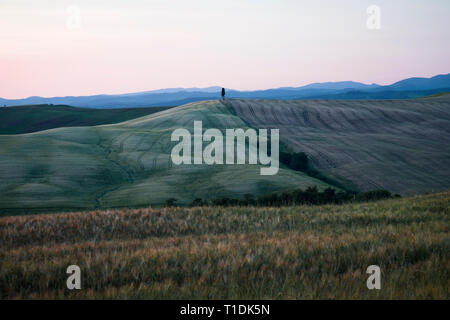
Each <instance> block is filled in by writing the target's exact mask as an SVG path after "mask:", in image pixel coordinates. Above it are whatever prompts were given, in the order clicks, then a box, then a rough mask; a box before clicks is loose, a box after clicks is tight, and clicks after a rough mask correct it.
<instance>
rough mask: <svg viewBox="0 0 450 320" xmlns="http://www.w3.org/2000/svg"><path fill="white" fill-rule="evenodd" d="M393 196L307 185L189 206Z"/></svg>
mask: <svg viewBox="0 0 450 320" xmlns="http://www.w3.org/2000/svg"><path fill="white" fill-rule="evenodd" d="M392 197H399V195H395V196H393V195H392V194H391V193H390V192H389V191H387V190H374V191H368V192H361V193H356V192H351V191H339V192H336V190H335V189H332V188H327V189H325V190H323V191H319V190H318V189H317V187H315V186H314V187H308V188H307V189H305V190H302V189H297V190H294V191H291V192H282V193H273V194H269V195H265V196H261V197H257V198H255V197H254V196H253V195H252V194H246V195H245V196H244V199H232V198H219V199H214V200H212V201H206V200H203V199H200V198H197V199H195V200H194V201H193V202H192V203H191V205H190V206H192V207H201V206H223V207H227V206H292V205H302V204H307V205H321V204H341V203H346V202H352V201H355V202H362V201H375V200H381V199H388V198H392ZM166 206H167V207H174V206H177V199H175V198H171V199H168V200H166Z"/></svg>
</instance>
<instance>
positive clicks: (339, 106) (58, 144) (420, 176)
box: [0, 96, 450, 216]
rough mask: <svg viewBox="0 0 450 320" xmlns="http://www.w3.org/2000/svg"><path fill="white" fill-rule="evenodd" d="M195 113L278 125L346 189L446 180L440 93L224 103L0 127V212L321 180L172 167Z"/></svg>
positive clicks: (233, 168)
mask: <svg viewBox="0 0 450 320" xmlns="http://www.w3.org/2000/svg"><path fill="white" fill-rule="evenodd" d="M5 109H15V108H5ZM0 111H1V110H0ZM89 112H91V111H89ZM101 112H105V113H109V112H116V111H114V110H101ZM117 112H119V111H117ZM120 112H125V111H120ZM120 112H119V114H117V117H120ZM111 117H113V116H112V115H111ZM114 117H115V116H114ZM81 120H82V117H80V121H81ZM194 120H201V121H202V122H203V127H204V130H205V129H207V128H218V129H220V130H222V132H223V131H224V130H225V129H226V128H244V129H245V128H248V127H253V128H279V129H280V138H281V141H282V142H283V145H284V146H288V147H289V148H291V149H292V151H296V152H305V153H306V154H307V155H308V157H309V159H310V161H311V163H312V165H313V167H314V168H315V169H316V170H318V171H319V172H320V173H322V174H323V176H325V177H327V178H329V179H328V180H326V181H333V182H330V183H334V184H335V185H340V186H344V187H346V188H348V189H352V190H357V191H367V190H374V189H387V190H389V191H390V192H392V193H399V194H401V195H411V194H418V193H423V192H439V191H444V190H448V189H449V188H450V174H449V169H448V168H449V167H450V148H449V146H450V98H448V97H447V98H446V97H445V96H441V97H437V98H436V97H435V98H427V99H413V100H382V101H380V100H376V101H345V100H342V101H332V100H300V101H289V100H242V99H237V100H235V99H230V100H227V102H226V103H223V102H221V101H203V102H197V103H191V104H187V105H184V106H180V107H176V108H171V109H169V110H164V111H161V112H157V113H153V114H150V115H147V116H144V117H139V118H136V119H132V120H128V121H125V122H120V123H115V124H108V125H98V126H83V127H65V128H55V129H51V130H45V131H39V132H34V133H29V134H15V135H0V150H1V152H0V216H1V215H5V214H10V213H17V214H20V213H30V212H36V211H38V210H44V211H48V210H61V209H62V210H69V209H71V210H82V209H88V210H90V209H95V208H119V207H140V206H149V205H153V206H160V205H162V204H164V203H165V201H166V200H167V199H169V198H176V199H178V201H179V202H178V203H180V204H190V203H191V202H192V200H194V199H195V198H202V199H206V200H212V199H216V198H221V197H229V198H242V197H243V195H244V194H253V195H254V196H261V195H265V194H269V193H273V192H281V191H292V190H293V189H296V188H302V189H305V188H306V187H308V186H314V185H316V186H318V187H319V189H324V188H326V187H328V186H329V185H328V184H327V183H325V182H323V181H321V180H318V179H315V178H312V177H311V176H308V175H307V174H304V173H302V172H298V171H293V170H290V169H289V168H287V167H282V168H281V170H280V171H279V173H278V174H277V175H275V176H261V175H260V174H259V168H260V166H255V165H215V166H208V165H182V166H174V165H173V164H172V161H171V159H170V152H171V150H172V147H173V146H174V145H175V143H174V142H171V141H170V136H171V133H172V132H173V131H174V130H175V129H178V128H186V129H188V130H189V131H191V132H192V130H193V122H194ZM27 121H28V120H24V121H23V122H25V123H26V122H27ZM30 123H32V121H30Z"/></svg>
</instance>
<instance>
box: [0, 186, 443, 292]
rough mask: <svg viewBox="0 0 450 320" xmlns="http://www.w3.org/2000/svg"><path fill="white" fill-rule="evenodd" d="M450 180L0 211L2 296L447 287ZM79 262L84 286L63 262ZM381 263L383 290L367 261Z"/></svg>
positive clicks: (428, 289) (433, 289)
mask: <svg viewBox="0 0 450 320" xmlns="http://www.w3.org/2000/svg"><path fill="white" fill-rule="evenodd" d="M449 207H450V192H444V193H439V194H430V195H423V196H416V197H409V198H403V199H392V200H385V201H380V202H373V203H358V204H346V205H326V206H314V207H313V206H298V207H281V208H275V207H273V208H271V207H270V208H269V207H267V208H253V207H229V208H222V207H204V208H201V207H199V208H162V209H152V208H148V209H129V210H127V209H123V210H107V211H93V212H80V213H61V214H49V215H45V214H41V215H29V216H14V217H3V218H0V239H1V242H0V295H1V298H3V299H15V298H27V299H36V298H44V299H50V298H61V299H73V298H76V299H80V298H82V299H84V298H88V299H97V298H107V299H110V298H123V299H132V298H137V299H318V298H325V299H422V298H423V299H448V298H449V284H450V263H449V255H450V228H449V227H450V224H449V222H450V220H449V211H450V210H449ZM72 264H76V265H78V266H80V268H81V282H82V288H81V290H73V291H69V290H68V289H66V280H67V274H66V268H67V267H68V266H69V265H72ZM373 264H375V265H379V266H380V268H381V272H382V278H381V285H382V287H381V290H368V289H367V286H366V280H367V277H368V275H367V274H366V273H365V270H366V268H367V267H368V266H369V265H373Z"/></svg>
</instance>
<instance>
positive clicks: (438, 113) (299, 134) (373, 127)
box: [230, 96, 450, 195]
mask: <svg viewBox="0 0 450 320" xmlns="http://www.w3.org/2000/svg"><path fill="white" fill-rule="evenodd" d="M230 102H231V103H232V105H233V106H234V108H235V110H236V113H237V115H238V116H239V117H240V118H242V119H243V120H244V121H246V122H247V123H248V124H250V125H251V126H253V127H258V128H280V139H281V141H282V142H284V143H286V144H287V145H288V146H290V147H291V148H292V149H293V150H294V151H297V152H305V153H306V154H307V155H308V156H309V158H310V159H311V160H312V163H313V165H314V166H315V167H316V168H317V169H318V170H320V171H321V172H323V173H324V174H326V175H328V176H329V177H332V178H334V179H336V180H338V181H340V182H341V183H344V184H346V186H347V187H349V188H352V189H356V190H360V191H365V190H373V189H378V188H384V189H387V190H389V191H391V192H395V193H400V194H404V195H405V194H416V193H420V192H431V191H440V190H447V189H448V188H450V97H449V96H447V97H445V96H441V97H440V98H434V99H413V100H372V101H371V100H362V101H350V100H349V101H339V100H336V101H331V100H297V101H286V100H230Z"/></svg>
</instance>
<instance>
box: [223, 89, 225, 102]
mask: <svg viewBox="0 0 450 320" xmlns="http://www.w3.org/2000/svg"><path fill="white" fill-rule="evenodd" d="M222 99H225V88H222Z"/></svg>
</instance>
